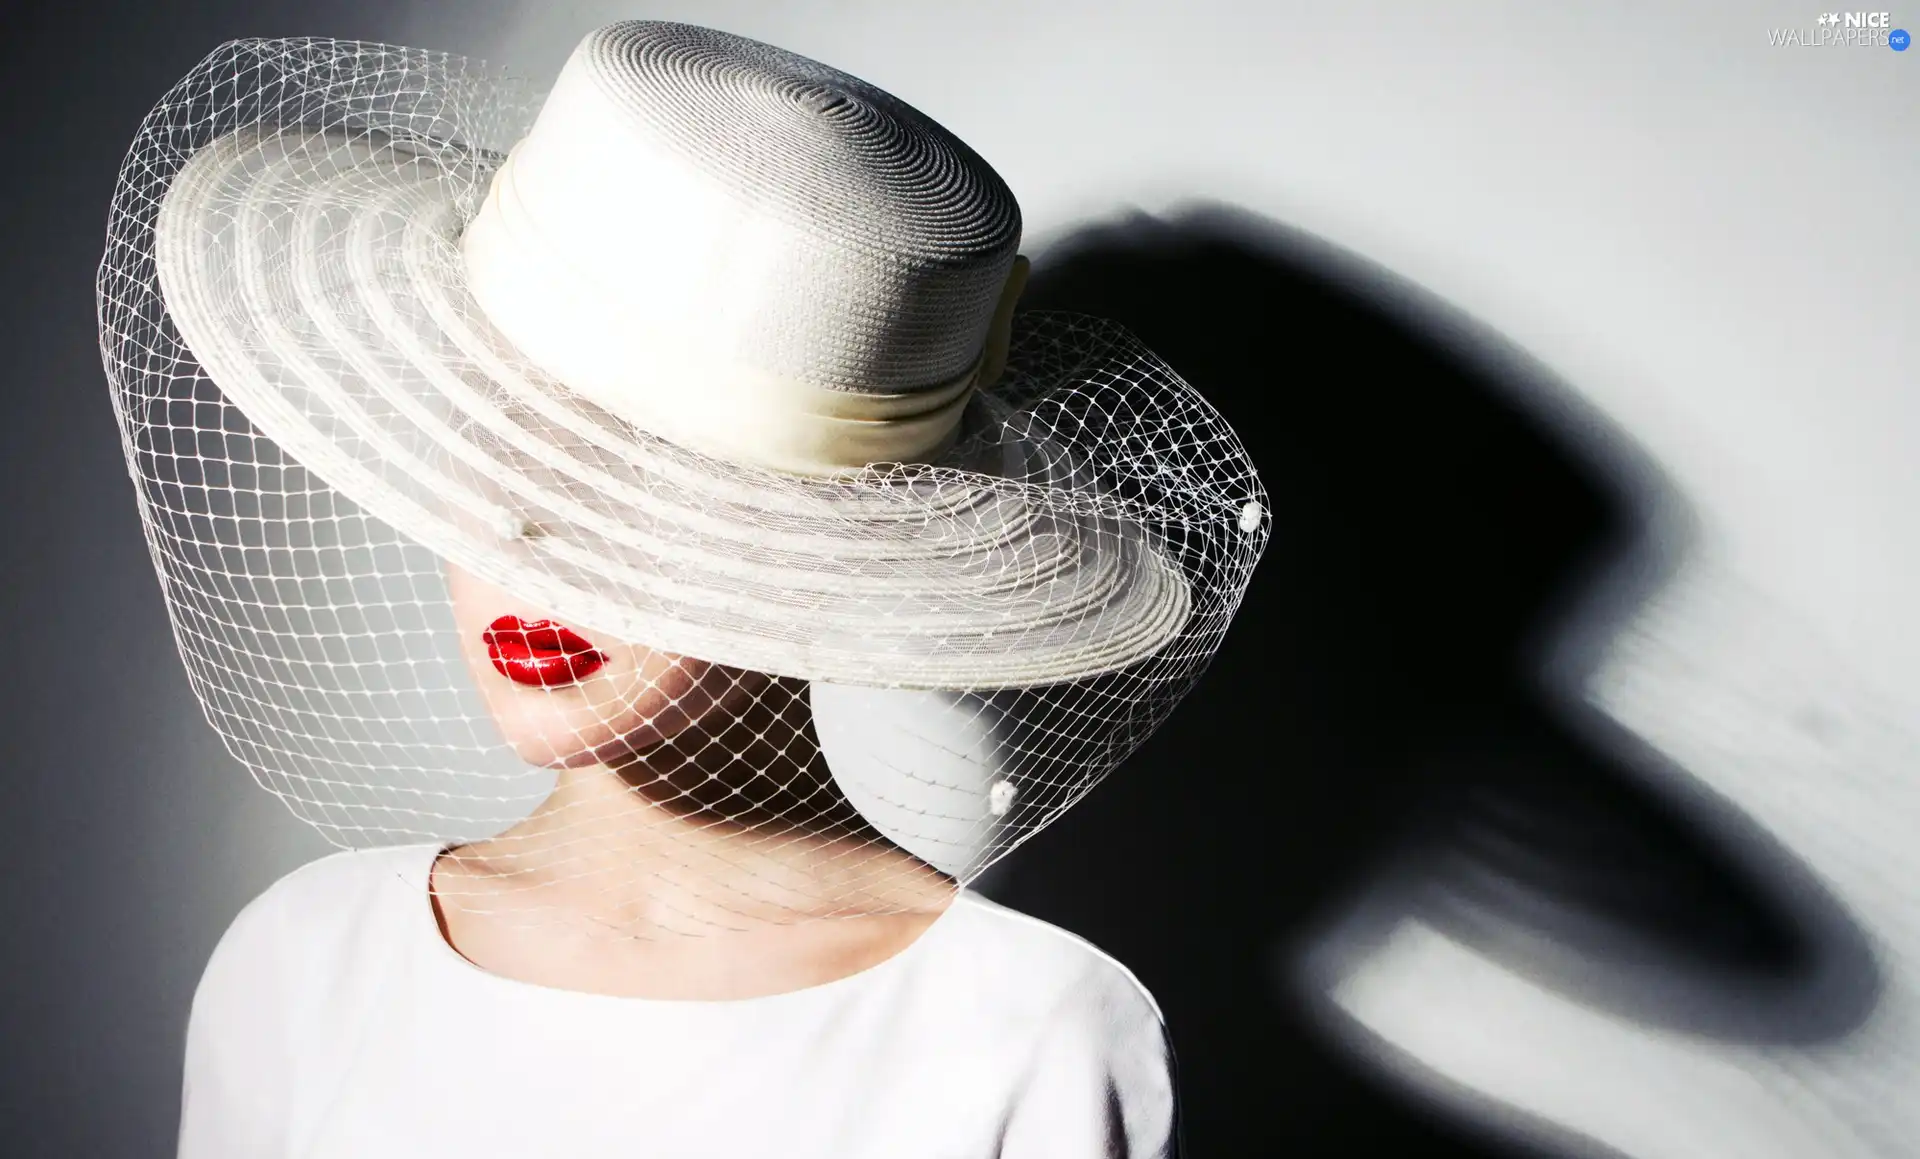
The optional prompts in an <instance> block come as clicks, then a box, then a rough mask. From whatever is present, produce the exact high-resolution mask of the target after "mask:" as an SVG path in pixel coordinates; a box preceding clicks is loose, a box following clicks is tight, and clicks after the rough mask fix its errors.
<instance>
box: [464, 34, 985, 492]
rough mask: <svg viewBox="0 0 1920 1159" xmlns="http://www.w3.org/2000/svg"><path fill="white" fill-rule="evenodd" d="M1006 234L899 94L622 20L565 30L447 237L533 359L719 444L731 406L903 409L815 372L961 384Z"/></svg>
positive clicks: (968, 177)
mask: <svg viewBox="0 0 1920 1159" xmlns="http://www.w3.org/2000/svg"><path fill="white" fill-rule="evenodd" d="M1019 238H1020V212H1019V207H1018V204H1017V203H1016V202H1015V200H1014V197H1013V194H1012V192H1011V191H1010V190H1009V189H1008V188H1007V185H1006V183H1005V182H1004V181H1003V180H1001V178H1000V177H999V175H998V174H996V173H995V172H994V171H993V169H992V168H991V167H990V166H988V165H987V164H986V162H985V161H983V160H982V159H981V158H980V157H979V156H978V155H977V154H976V153H974V152H973V151H972V150H971V149H969V148H968V147H967V146H966V145H965V144H964V143H962V142H961V141H960V140H959V139H958V138H956V137H954V136H953V134H951V133H949V132H948V131H946V130H945V129H943V128H941V127H940V126H939V125H938V124H936V123H934V122H933V121H932V120H930V119H929V118H927V117H926V116H924V115H923V114H921V113H919V112H918V111H916V110H914V109H913V108H912V107H910V106H909V105H907V104H906V103H905V102H903V101H900V100H899V99H898V98H896V97H893V96H891V95H890V94H888V93H886V92H884V91H882V90H881V89H878V88H876V87H875V86H873V85H871V84H868V83H866V82H864V81H862V80H859V79H858V78H856V77H853V76H849V75H848V74H846V73H843V72H840V71H839V70H837V69H833V68H830V67H828V66H826V65H823V64H820V63H819V62H817V61H813V60H809V59H808V58H806V57H803V56H799V55H797V54H794V53H791V52H787V51H785V50H782V49H778V48H775V47H773V46H770V45H766V44H761V43H759V42H757V41H752V40H747V39H744V38H742V37H738V36H732V35H729V34H727V33H722V32H716V31H713V30H711V29H705V28H696V27H691V26H687V25H680V24H667V23H655V22H627V23H622V24H615V25H611V26H609V27H606V28H602V29H600V30H598V31H596V32H594V33H593V34H591V35H590V36H588V37H587V38H586V40H585V41H584V42H583V43H582V44H581V45H580V47H579V48H578V49H576V50H575V52H574V54H573V56H572V57H571V58H570V59H569V60H568V62H567V64H566V66H565V68H564V69H563V70H562V72H561V75H560V77H559V79H558V80H557V82H556V84H555V86H554V88H553V90H552V91H551V93H550V94H549V95H548V97H547V100H546V102H545V104H544V105H543V106H542V108H541V110H540V112H539V114H538V116H537V117H536V119H535V121H534V123H533V126H532V128H531V129H530V130H529V132H528V134H527V136H526V137H525V138H524V139H522V140H521V141H520V142H519V143H518V144H517V145H516V146H515V147H514V149H513V150H512V152H511V154H510V155H509V157H508V160H507V161H506V163H505V164H504V165H503V166H502V167H501V169H500V170H499V171H498V172H497V173H496V174H495V175H494V178H493V184H492V187H491V189H490V191H489V194H488V197H487V198H486V200H485V201H484V202H483V204H482V205H481V207H480V209H479V210H478V213H477V214H476V216H475V218H474V220H473V221H472V222H470V223H469V224H468V226H467V229H466V233H465V236H464V237H463V252H464V255H465V260H466V265H467V269H468V275H469V283H470V288H471V289H472V291H473V293H474V297H475V299H476V301H477V302H478V304H479V305H480V307H481V309H482V310H484V311H485V312H486V314H487V315H488V317H489V318H490V319H491V320H492V321H493V322H494V324H495V325H496V326H497V327H498V328H499V329H500V330H501V331H502V332H503V333H504V334H505V335H506V336H507V337H508V338H509V339H510V340H512V341H513V342H514V343H515V344H516V345H517V346H518V347H520V349H521V350H522V351H523V353H525V354H526V355H527V356H528V357H529V358H530V359H531V360H532V361H534V362H535V363H537V364H539V365H540V366H541V367H542V368H543V369H545V370H547V371H549V372H550V373H552V374H553V375H554V376H555V377H557V378H558V379H560V380H561V381H562V382H564V383H566V384H567V385H568V386H569V387H572V388H574V389H576V390H578V391H579V392H581V393H582V394H584V395H586V396H587V397H589V398H591V399H593V400H594V401H595V402H598V403H600V404H601V405H603V406H605V407H606V408H607V409H609V410H611V411H613V412H614V413H616V414H619V415H621V416H623V417H626V418H629V419H631V420H633V421H635V422H636V423H638V424H640V425H642V426H648V427H652V428H654V429H656V430H659V431H660V433H663V434H667V435H669V436H670V437H675V438H680V439H682V440H683V441H687V442H690V443H692V444H694V445H696V446H700V447H703V448H706V449H713V448H715V447H716V445H717V444H716V440H718V442H719V443H728V442H730V441H737V440H733V437H732V433H731V432H728V431H722V430H713V429H708V428H712V427H715V426H716V425H719V426H726V425H728V418H727V416H728V415H731V414H736V413H737V412H739V411H740V410H741V409H742V408H748V409H752V410H755V411H762V412H767V413H768V414H769V415H770V417H769V418H768V422H769V424H774V423H776V422H777V416H778V415H779V414H780V413H781V412H783V411H784V410H786V409H791V408H792V407H796V406H797V407H799V408H801V409H802V410H807V411H811V412H821V411H822V410H825V411H830V412H834V413H837V414H840V415H841V417H843V418H844V417H853V418H855V419H858V420H861V421H866V420H869V419H872V418H875V417H879V418H883V419H887V420H891V419H893V418H895V417H897V414H891V413H890V414H887V415H881V416H874V415H867V414H862V413H859V412H858V408H857V407H856V408H854V409H853V410H852V411H846V408H844V407H841V406H839V405H838V403H836V402H834V401H831V400H830V401H829V402H828V403H826V404H824V405H823V404H822V403H821V402H820V401H819V398H818V397H816V396H817V395H818V393H819V392H827V393H828V394H831V395H838V396H841V399H842V400H843V401H844V400H845V398H846V396H856V397H857V396H862V395H893V396H900V395H905V396H909V397H912V396H917V395H921V394H922V393H925V395H926V396H927V397H928V398H930V399H932V398H935V397H936V396H938V398H939V399H941V400H944V401H951V400H952V399H954V398H955V397H956V391H955V389H954V388H955V384H956V383H957V382H958V381H959V380H961V379H963V378H965V377H966V376H967V375H968V374H969V372H970V371H971V369H972V368H973V367H974V366H975V364H976V362H977V361H978V359H979V358H980V355H981V352H982V349H983V346H984V345H985V343H986V340H987V337H988V332H989V328H990V326H991V325H992V323H993V321H994V317H995V313H996V309H997V308H998V307H999V305H1000V301H1001V297H1002V291H1003V289H1004V288H1005V286H1006V284H1007V280H1008V276H1009V273H1010V271H1011V269H1012V267H1013V263H1014V259H1015V253H1016V249H1017V247H1018V244H1019ZM709 388H711V389H709ZM702 390H708V393H709V396H710V397H708V398H707V400H706V402H705V403H704V404H701V403H699V402H698V400H693V399H690V398H689V397H688V396H689V395H690V394H693V393H699V392H701V391H702ZM720 400H728V401H726V403H725V405H724V406H722V405H720ZM960 401H964V399H961V400H960ZM703 405H704V407H705V409H706V410H709V411H715V412H717V413H712V414H704V415H703V414H695V413H692V411H693V410H698V409H700V408H701V406H703ZM690 408H691V409H690ZM769 408H771V409H770V410H769ZM912 409H913V408H912V407H911V406H908V407H906V408H905V410H906V412H911V411H912ZM842 412H845V413H842ZM895 412H900V413H905V412H901V408H900V407H899V406H898V405H897V404H896V405H895ZM909 417H911V416H910V415H909ZM952 417H954V418H955V419H957V412H956V413H955V414H954V416H952ZM922 425H923V426H924V425H925V424H924V423H923V424H922ZM935 425H938V424H935ZM948 425H950V424H948ZM922 434H923V435H924V434H926V432H924V431H923V432H922ZM912 441H914V440H911V439H910V440H909V442H912ZM919 441H921V442H924V441H926V440H925V439H924V438H921V439H920V440H919ZM933 441H935V442H937V441H938V437H937V436H933ZM719 449H721V450H723V451H726V452H728V453H732V452H738V451H740V450H741V449H740V448H738V447H721V448H719ZM870 449H871V448H869V449H868V450H870ZM920 449H922V450H924V449H925V448H924V447H922V448H920ZM742 453H745V454H747V457H757V458H763V459H765V458H769V455H768V454H758V453H754V452H752V451H751V450H749V451H746V452H742ZM866 453H867V451H866V450H859V451H856V452H855V453H853V454H852V455H851V458H850V459H849V461H848V462H847V463H845V464H842V465H856V466H857V465H861V464H862V463H864V462H865V461H868V460H866V459H865V458H863V457H862V456H863V455H864V454H866ZM770 457H771V458H773V459H778V458H780V454H779V453H773V454H771V456H770ZM830 457H831V456H830ZM841 457H846V456H841ZM882 457H887V456H882ZM896 457H897V456H896ZM853 460H858V462H854V461H853ZM776 465H777V464H776Z"/></svg>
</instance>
